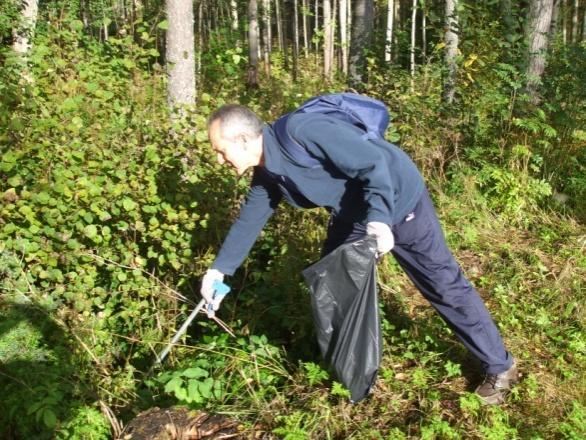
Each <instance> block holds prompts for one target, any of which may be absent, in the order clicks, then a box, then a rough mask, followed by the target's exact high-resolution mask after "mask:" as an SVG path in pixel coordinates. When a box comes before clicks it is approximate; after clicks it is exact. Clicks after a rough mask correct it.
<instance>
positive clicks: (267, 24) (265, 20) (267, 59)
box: [262, 0, 271, 75]
mask: <svg viewBox="0 0 586 440" xmlns="http://www.w3.org/2000/svg"><path fill="white" fill-rule="evenodd" d="M262 24H263V56H264V67H265V73H266V74H267V75H270V74H271V2H270V0H262Z"/></svg>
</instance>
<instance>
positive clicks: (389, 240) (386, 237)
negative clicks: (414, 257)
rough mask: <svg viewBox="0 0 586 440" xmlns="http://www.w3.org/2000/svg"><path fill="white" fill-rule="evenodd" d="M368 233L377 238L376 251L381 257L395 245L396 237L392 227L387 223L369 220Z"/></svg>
mask: <svg viewBox="0 0 586 440" xmlns="http://www.w3.org/2000/svg"><path fill="white" fill-rule="evenodd" d="M366 234H367V235H374V237H375V238H376V252H377V256H378V257H380V256H382V255H384V254H386V253H387V252H389V251H390V250H391V249H393V247H394V246H395V238H394V237H393V233H392V232H391V228H389V225H387V224H386V223H381V222H368V224H367V225H366Z"/></svg>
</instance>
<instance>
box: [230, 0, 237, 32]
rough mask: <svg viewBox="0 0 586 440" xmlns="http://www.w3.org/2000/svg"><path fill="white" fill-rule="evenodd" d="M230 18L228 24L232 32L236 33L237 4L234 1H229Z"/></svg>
mask: <svg viewBox="0 0 586 440" xmlns="http://www.w3.org/2000/svg"><path fill="white" fill-rule="evenodd" d="M230 16H231V17H232V23H231V24H230V25H231V27H232V30H233V31H238V3H236V0H230Z"/></svg>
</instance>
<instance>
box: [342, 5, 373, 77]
mask: <svg viewBox="0 0 586 440" xmlns="http://www.w3.org/2000/svg"><path fill="white" fill-rule="evenodd" d="M373 20H374V2H373V0H354V2H353V9H352V40H351V43H350V60H349V66H348V70H349V72H350V78H349V82H350V85H351V86H352V87H354V88H361V87H362V83H363V76H364V68H365V61H366V60H365V55H364V50H365V49H367V48H369V47H370V41H371V39H372V25H373Z"/></svg>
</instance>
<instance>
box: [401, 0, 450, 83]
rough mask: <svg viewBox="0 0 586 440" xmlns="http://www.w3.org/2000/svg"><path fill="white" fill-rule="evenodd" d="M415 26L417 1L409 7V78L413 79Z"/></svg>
mask: <svg viewBox="0 0 586 440" xmlns="http://www.w3.org/2000/svg"><path fill="white" fill-rule="evenodd" d="M448 1H449V0H448ZM416 25H417V0H413V3H412V5H411V48H410V50H409V53H410V66H411V78H413V77H414V76H415V31H416V28H417V26H416ZM411 89H413V80H412V82H411Z"/></svg>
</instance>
